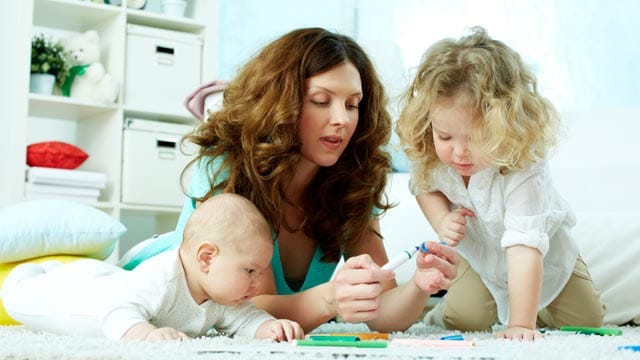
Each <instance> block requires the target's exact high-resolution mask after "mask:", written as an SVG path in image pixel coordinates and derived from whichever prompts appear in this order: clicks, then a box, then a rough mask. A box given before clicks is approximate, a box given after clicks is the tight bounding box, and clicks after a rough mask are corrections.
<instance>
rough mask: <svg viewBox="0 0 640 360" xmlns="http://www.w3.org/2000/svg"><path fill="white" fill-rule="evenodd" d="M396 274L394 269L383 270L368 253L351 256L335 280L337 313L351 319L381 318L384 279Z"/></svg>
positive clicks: (392, 277) (348, 320)
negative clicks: (379, 309) (379, 310)
mask: <svg viewBox="0 0 640 360" xmlns="http://www.w3.org/2000/svg"><path fill="white" fill-rule="evenodd" d="M394 277H395V274H394V273H393V271H391V270H383V269H380V267H379V266H378V265H377V264H376V263H375V262H374V261H373V259H371V257H370V256H369V255H367V254H362V255H359V256H354V257H351V258H349V259H347V261H346V262H345V263H344V265H343V266H342V267H341V268H340V269H339V270H338V271H337V273H336V276H335V279H334V280H333V283H334V291H333V293H334V300H335V308H336V312H337V314H338V315H339V316H340V317H341V318H342V319H343V320H344V321H347V322H364V321H369V320H373V319H375V318H377V317H378V307H379V305H380V300H379V296H380V294H381V293H382V292H383V291H384V286H383V285H382V282H384V281H390V280H393V279H394Z"/></svg>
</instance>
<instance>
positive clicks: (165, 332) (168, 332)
mask: <svg viewBox="0 0 640 360" xmlns="http://www.w3.org/2000/svg"><path fill="white" fill-rule="evenodd" d="M187 339H189V337H188V336H187V335H186V334H185V333H183V332H180V331H178V330H176V329H174V328H172V327H163V328H159V329H153V330H151V331H150V332H149V334H147V336H146V337H145V340H147V341H162V340H187Z"/></svg>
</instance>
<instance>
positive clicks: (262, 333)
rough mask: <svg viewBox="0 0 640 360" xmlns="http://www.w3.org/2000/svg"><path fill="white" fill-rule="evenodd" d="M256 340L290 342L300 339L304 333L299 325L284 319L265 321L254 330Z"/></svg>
mask: <svg viewBox="0 0 640 360" xmlns="http://www.w3.org/2000/svg"><path fill="white" fill-rule="evenodd" d="M255 337H256V339H271V340H274V341H285V340H286V341H292V340H294V339H302V338H303V337H304V331H303V330H302V327H301V326H300V324H298V323H297V322H295V321H291V320H286V319H271V320H267V321H265V322H263V323H262V325H260V327H258V330H256V335H255Z"/></svg>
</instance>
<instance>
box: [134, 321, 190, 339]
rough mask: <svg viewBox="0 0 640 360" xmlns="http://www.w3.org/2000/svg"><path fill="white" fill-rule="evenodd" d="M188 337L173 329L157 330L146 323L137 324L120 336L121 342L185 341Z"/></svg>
mask: <svg viewBox="0 0 640 360" xmlns="http://www.w3.org/2000/svg"><path fill="white" fill-rule="evenodd" d="M188 338H189V337H188V336H187V335H186V334H185V333H182V332H180V331H178V330H176V329H174V328H171V327H163V328H157V327H155V326H153V325H151V324H149V323H148V322H139V323H137V324H135V325H133V326H132V327H130V328H129V330H127V332H126V333H124V335H122V339H123V340H148V341H160V340H186V339H188Z"/></svg>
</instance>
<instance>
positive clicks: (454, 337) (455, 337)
mask: <svg viewBox="0 0 640 360" xmlns="http://www.w3.org/2000/svg"><path fill="white" fill-rule="evenodd" d="M440 340H453V341H462V340H464V337H463V336H462V335H460V334H456V335H447V336H443V337H441V338H440Z"/></svg>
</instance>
